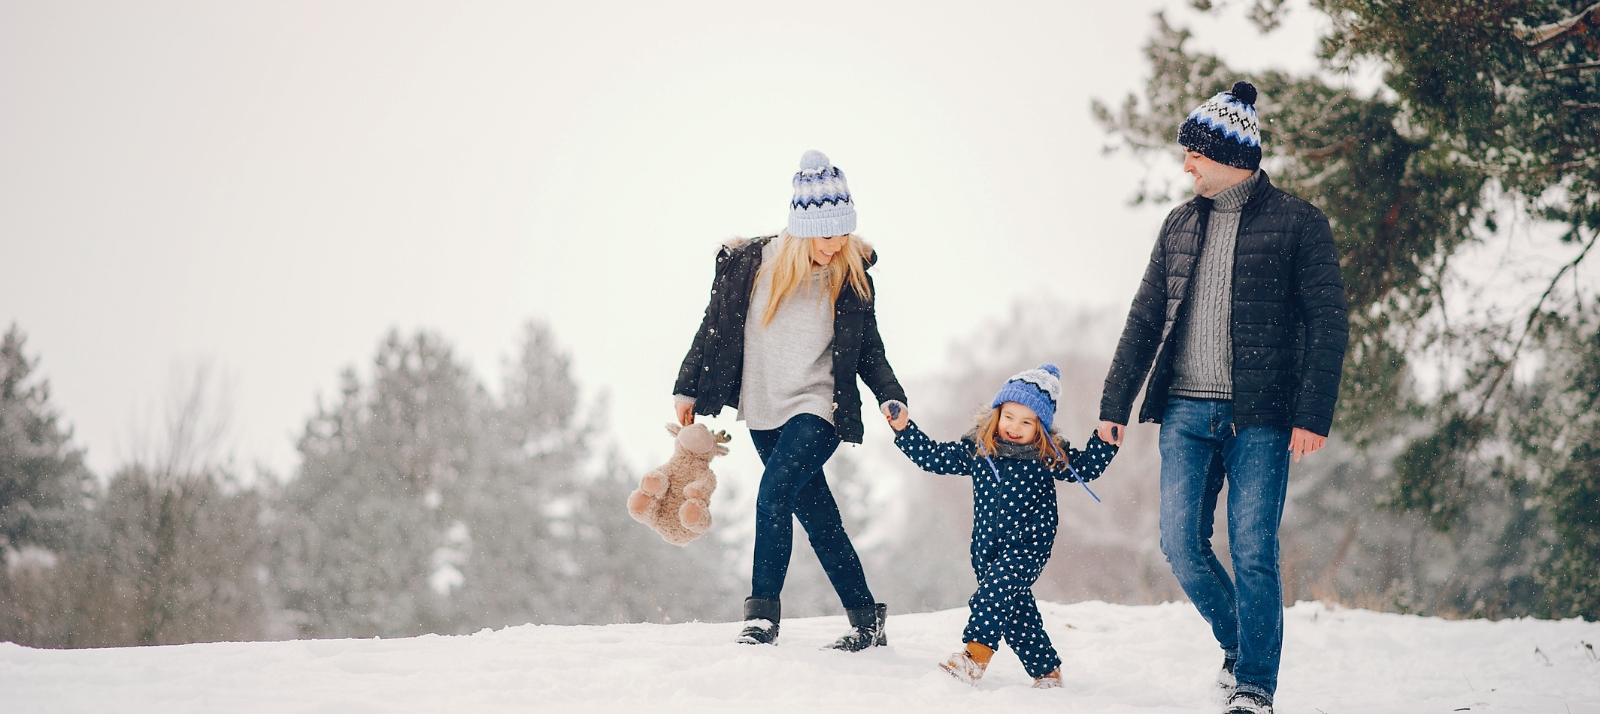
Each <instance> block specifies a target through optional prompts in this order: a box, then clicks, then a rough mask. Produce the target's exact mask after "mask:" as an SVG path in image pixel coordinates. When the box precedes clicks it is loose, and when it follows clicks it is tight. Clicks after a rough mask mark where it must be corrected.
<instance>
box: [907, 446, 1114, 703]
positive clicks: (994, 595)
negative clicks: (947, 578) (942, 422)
mask: <svg viewBox="0 0 1600 714" xmlns="http://www.w3.org/2000/svg"><path fill="white" fill-rule="evenodd" d="M973 438H974V437H973V436H972V435H970V434H969V435H968V436H967V437H964V438H962V439H961V440H960V441H948V442H937V441H934V440H933V439H931V438H929V437H928V435H927V434H925V433H923V432H922V430H921V429H918V428H917V425H916V423H915V422H912V423H910V424H908V425H907V426H906V428H905V430H903V431H901V432H900V433H899V434H897V435H896V436H895V438H894V443H895V446H898V447H900V450H901V451H902V452H904V453H905V455H906V456H908V457H910V458H911V460H912V461H913V462H915V463H916V465H917V466H918V467H920V468H921V469H922V470H924V471H928V472H932V473H936V474H950V475H966V476H971V477H972V572H973V573H974V574H976V575H977V576H978V591H977V592H975V593H973V594H972V599H971V600H969V601H967V604H968V606H969V607H970V609H971V611H972V614H971V616H970V617H969V618H968V619H967V629H966V631H965V632H963V633H962V635H961V637H962V641H963V642H979V643H982V644H983V645H985V646H987V647H989V648H990V649H998V648H999V647H1000V640H1001V639H1002V638H1003V639H1004V640H1005V641H1006V642H1007V643H1008V644H1010V645H1011V649H1012V650H1014V651H1015V652H1016V653H1017V657H1018V659H1021V660H1022V666H1023V667H1024V668H1025V669H1027V670H1028V675H1029V676H1031V677H1043V676H1044V675H1046V674H1049V673H1051V672H1053V671H1055V670H1056V668H1058V667H1060V666H1061V658H1060V656H1058V655H1057V654H1056V650H1055V647H1053V646H1051V644H1050V636H1049V635H1047V634H1045V631H1044V621H1043V620H1042V619H1040V617H1039V608H1038V606H1037V605H1036V604H1035V603H1034V600H1033V590H1032V587H1033V583H1034V581H1035V580H1038V579H1039V573H1040V572H1042V571H1043V570H1044V565H1045V563H1046V562H1048V561H1049V560H1050V548H1051V546H1052V545H1054V544H1055V540H1056V526H1057V524H1058V523H1059V522H1060V514H1059V513H1058V512H1057V511H1056V485H1055V482H1056V481H1058V480H1059V481H1077V480H1078V479H1077V478H1074V477H1073V474H1072V472H1071V471H1067V470H1061V471H1053V470H1051V469H1049V468H1048V467H1046V466H1045V464H1044V462H1043V461H1041V460H1039V458H1038V451H1036V450H1034V448H1033V447H1031V446H1021V445H1016V444H1002V445H1001V446H1000V448H1001V454H999V455H995V456H988V457H986V456H983V455H980V454H979V453H978V450H977V445H976V442H975V441H973ZM1061 446H1062V449H1063V451H1065V452H1066V454H1067V460H1068V463H1070V464H1071V465H1072V468H1073V469H1075V470H1076V471H1077V474H1078V476H1079V477H1081V478H1082V479H1083V480H1084V481H1092V480H1094V479H1096V478H1099V476H1100V474H1101V473H1103V472H1104V471H1105V468H1106V466H1107V465H1108V464H1110V463H1111V458H1112V457H1113V456H1116V453H1117V447H1115V446H1112V445H1110V444H1107V443H1106V442H1104V441H1101V440H1100V437H1099V436H1094V437H1091V438H1090V439H1089V444H1088V446H1086V447H1084V449H1083V450H1082V451H1079V450H1077V449H1074V448H1072V447H1071V445H1069V444H1067V443H1066V442H1064V441H1063V442H1062V443H1061Z"/></svg>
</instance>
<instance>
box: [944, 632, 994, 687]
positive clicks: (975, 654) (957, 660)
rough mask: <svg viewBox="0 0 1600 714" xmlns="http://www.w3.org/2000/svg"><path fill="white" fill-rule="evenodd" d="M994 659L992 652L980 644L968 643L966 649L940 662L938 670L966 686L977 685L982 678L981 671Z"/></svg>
mask: <svg viewBox="0 0 1600 714" xmlns="http://www.w3.org/2000/svg"><path fill="white" fill-rule="evenodd" d="M993 657H994V650H992V649H989V647H988V646H987V645H985V644H983V643H981V642H968V643H967V648H966V649H964V650H962V651H960V652H957V653H955V654H953V655H950V659H949V660H947V661H945V662H941V663H940V664H939V668H940V669H942V670H944V671H946V672H949V673H950V676H952V677H955V678H956V679H959V680H961V681H963V682H966V683H967V684H977V683H978V680H979V679H982V678H983V670H984V669H985V668H987V667H988V666H989V660H990V659H992V658H993Z"/></svg>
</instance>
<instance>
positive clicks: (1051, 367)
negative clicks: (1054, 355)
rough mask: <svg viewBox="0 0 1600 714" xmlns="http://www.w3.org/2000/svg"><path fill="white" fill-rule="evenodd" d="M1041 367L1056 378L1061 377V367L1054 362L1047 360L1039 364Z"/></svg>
mask: <svg viewBox="0 0 1600 714" xmlns="http://www.w3.org/2000/svg"><path fill="white" fill-rule="evenodd" d="M1039 369H1042V370H1044V371H1046V372H1049V373H1050V376H1052V377H1055V378H1056V379H1061V368H1060V367H1057V366H1056V364H1055V363H1054V362H1046V363H1044V364H1041V365H1039Z"/></svg>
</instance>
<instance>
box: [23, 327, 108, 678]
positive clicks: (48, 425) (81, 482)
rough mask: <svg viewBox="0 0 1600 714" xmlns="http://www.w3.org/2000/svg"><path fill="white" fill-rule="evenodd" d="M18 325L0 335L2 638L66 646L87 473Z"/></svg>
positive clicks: (87, 490)
mask: <svg viewBox="0 0 1600 714" xmlns="http://www.w3.org/2000/svg"><path fill="white" fill-rule="evenodd" d="M26 347H27V340H26V338H25V337H24V336H23V334H22V331H21V330H20V329H18V328H17V326H16V325H12V326H11V328H10V329H9V330H7V331H6V334H5V337H4V338H3V339H0V640H6V641H11V642H19V643H24V644H28V645H32V646H45V647H48V646H64V645H67V644H69V643H70V642H71V640H72V636H73V632H74V631H75V630H76V629H78V624H79V623H78V622H77V620H76V618H74V617H73V615H72V613H71V612H70V611H64V610H63V608H62V607H61V603H62V602H63V600H64V598H65V597H66V596H68V595H70V594H71V592H72V590H73V588H72V587H71V581H72V580H73V578H72V577H70V575H71V574H72V573H74V572H76V569H77V568H78V567H80V564H79V563H78V561H77V560H76V559H75V558H74V555H75V554H76V553H77V552H79V551H80V550H81V549H82V548H83V547H84V546H85V536H86V530H87V511H86V510H85V508H84V504H85V501H86V500H87V498H88V496H89V493H90V490H91V488H92V480H91V479H92V477H91V476H90V474H89V471H88V469H87V468H85V466H84V463H83V451H82V450H81V449H79V448H77V447H75V446H73V444H72V432H71V430H70V429H68V428H67V427H66V426H65V425H63V424H62V423H61V417H60V415H59V414H58V413H57V412H56V410H55V408H54V406H53V405H52V404H51V403H50V385H49V382H47V381H46V380H44V379H43V378H41V377H38V376H37V375H36V374H35V373H34V370H35V369H37V367H38V359H37V358H34V359H29V358H28V356H27V352H26Z"/></svg>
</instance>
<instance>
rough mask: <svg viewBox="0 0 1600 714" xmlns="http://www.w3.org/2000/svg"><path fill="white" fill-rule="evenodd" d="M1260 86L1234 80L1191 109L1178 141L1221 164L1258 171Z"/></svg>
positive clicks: (1259, 162)
mask: <svg viewBox="0 0 1600 714" xmlns="http://www.w3.org/2000/svg"><path fill="white" fill-rule="evenodd" d="M1255 105H1256V87H1255V85H1253V84H1251V83H1249V82H1234V83H1233V89H1230V90H1228V91H1226V92H1219V93H1218V94H1217V95H1216V96H1214V97H1212V98H1210V99H1208V100H1206V103H1205V104H1201V105H1200V106H1198V107H1196V108H1195V110H1194V111H1192V112H1189V118H1187V119H1184V120H1183V126H1180V127H1178V143H1179V144H1182V145H1183V148H1185V149H1188V150H1190V151H1195V152H1199V153H1200V154H1201V155H1203V156H1205V157H1206V158H1208V159H1211V160H1212V161H1215V162H1217V163H1219V164H1225V165H1227V166H1232V167H1234V168H1236V169H1249V170H1251V171H1254V170H1256V169H1258V168H1260V167H1261V122H1260V120H1259V119H1257V117H1256V106H1255Z"/></svg>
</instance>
